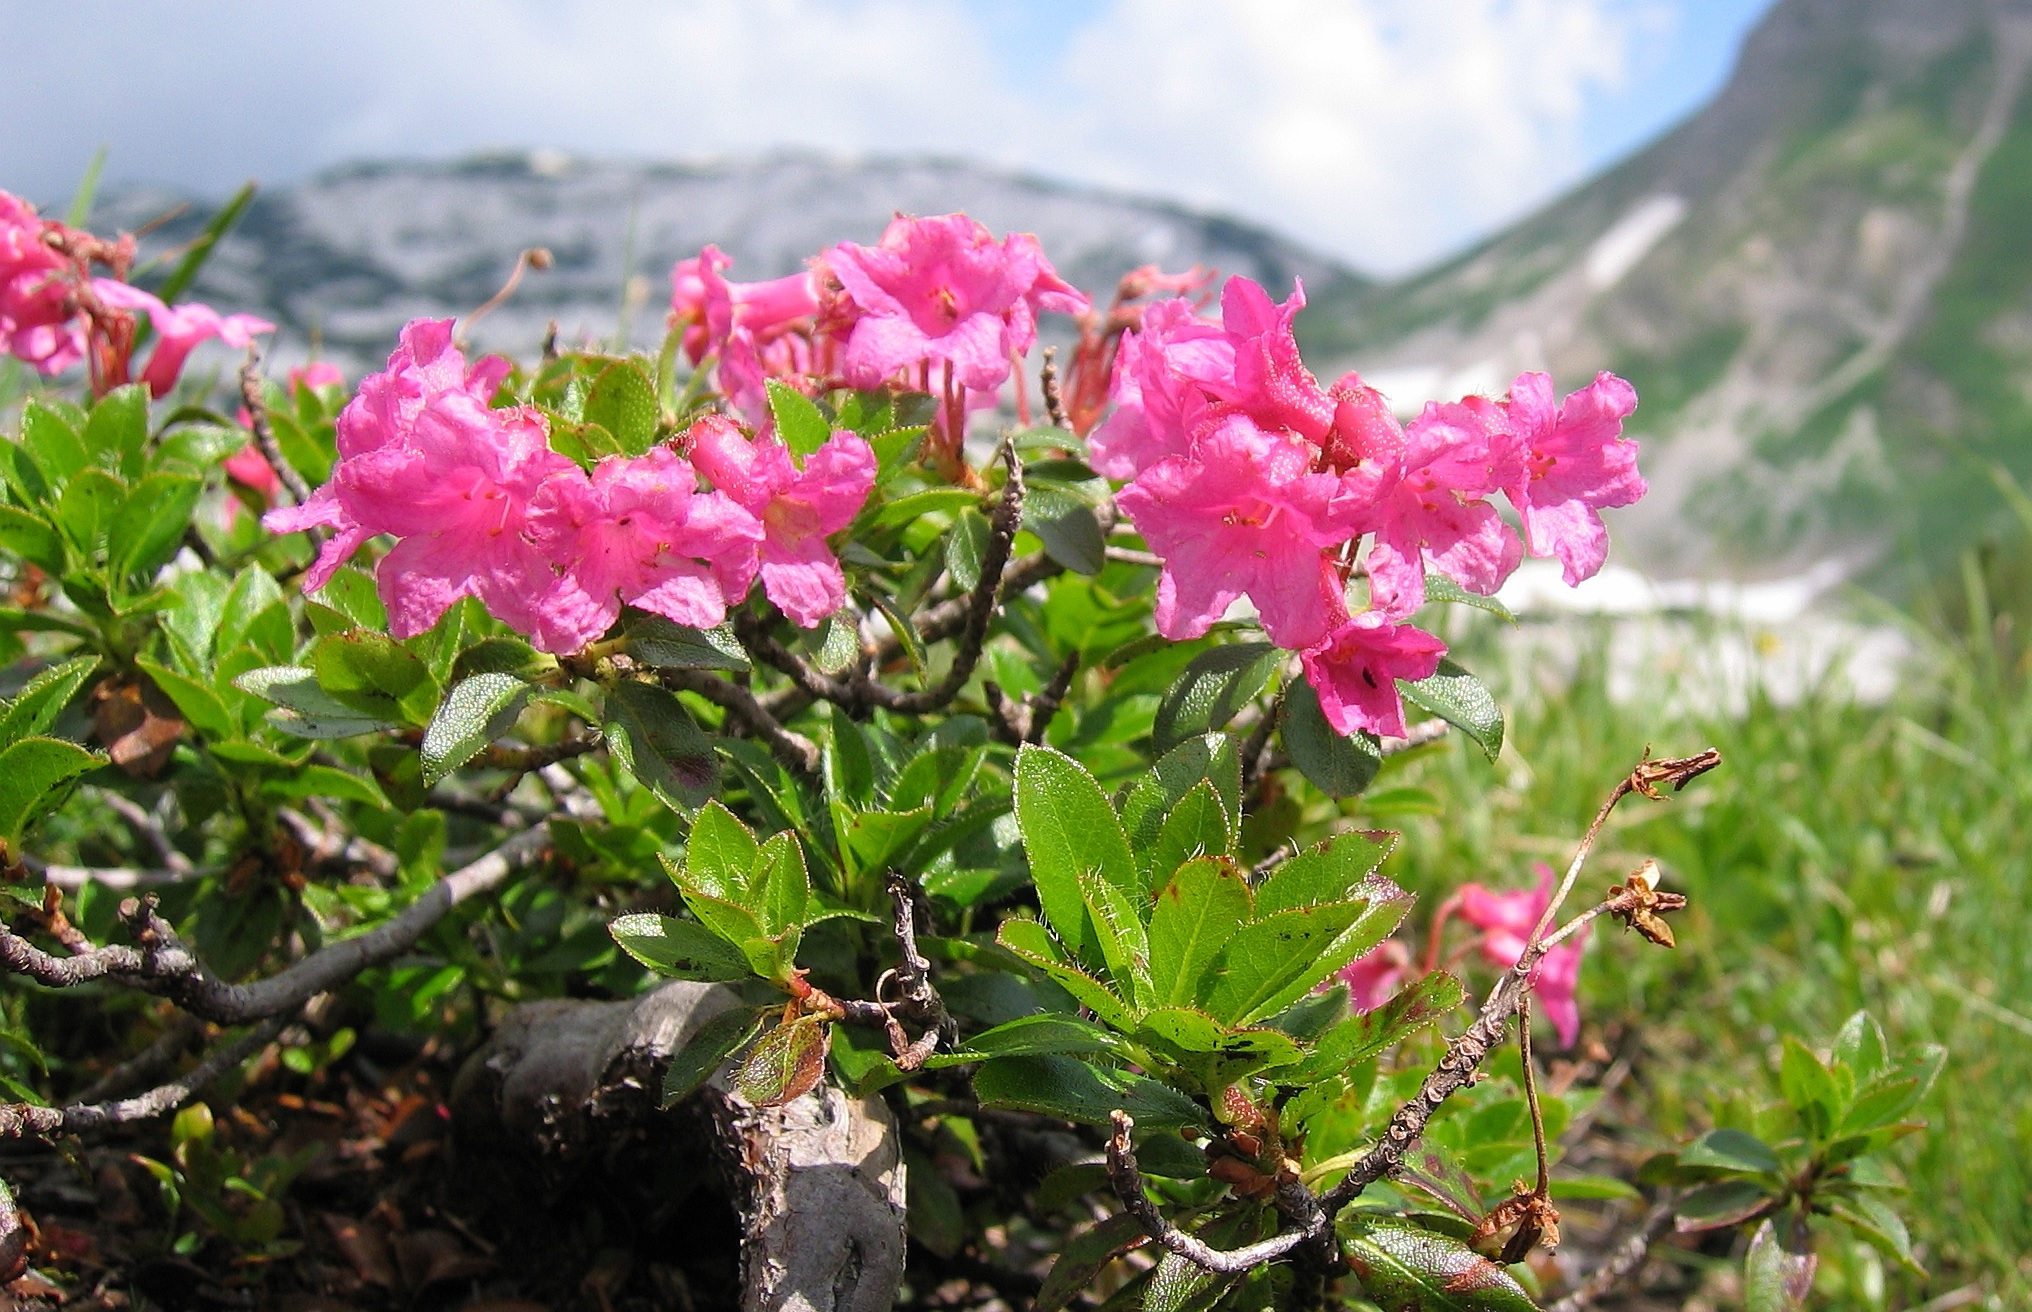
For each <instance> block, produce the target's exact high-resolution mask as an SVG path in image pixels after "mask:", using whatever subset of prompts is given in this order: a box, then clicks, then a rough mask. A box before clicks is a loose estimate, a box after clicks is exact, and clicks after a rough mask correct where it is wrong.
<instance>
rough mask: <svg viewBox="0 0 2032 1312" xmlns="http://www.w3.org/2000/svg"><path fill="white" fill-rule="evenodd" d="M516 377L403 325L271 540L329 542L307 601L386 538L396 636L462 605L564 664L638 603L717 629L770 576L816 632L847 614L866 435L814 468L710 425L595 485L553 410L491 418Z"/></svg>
mask: <svg viewBox="0 0 2032 1312" xmlns="http://www.w3.org/2000/svg"><path fill="white" fill-rule="evenodd" d="M508 369H509V367H508V364H507V362H506V361H503V360H501V359H499V358H496V357H489V358H487V359H484V360H481V361H480V362H478V363H477V364H474V365H472V366H470V367H468V365H467V363H466V359H465V357H464V355H462V354H461V353H460V351H459V350H458V348H457V347H456V346H455V345H454V344H453V341H452V323H451V321H450V320H436V321H431V320H418V321H416V322H414V323H411V324H410V325H409V326H408V327H407V328H405V329H404V330H403V333H402V340H401V344H400V345H399V346H398V347H397V348H396V350H395V353H394V354H393V355H391V356H390V357H389V360H388V368H387V369H386V370H385V371H383V372H381V373H378V374H370V375H369V376H368V377H367V378H365V379H363V380H362V381H361V383H360V388H359V392H358V394H357V395H356V396H355V397H354V398H353V399H352V400H351V401H350V402H348V403H347V405H346V408H345V409H344V410H343V411H342V412H341V413H340V415H339V418H338V424H337V442H338V454H339V462H338V465H337V466H336V468H335V469H334V470H333V473H332V478H331V481H330V482H329V483H327V484H326V485H325V486H324V487H322V488H320V489H318V491H317V492H316V493H315V494H314V495H313V496H312V497H311V499H310V500H309V501H308V502H306V503H304V504H303V505H300V506H292V507H287V508H285V509H281V510H274V511H271V512H269V514H268V515H267V516H266V517H265V518H264V521H263V522H264V523H265V524H267V526H268V527H269V528H270V529H272V530H274V531H276V532H295V531H299V530H305V529H314V528H315V529H322V530H325V531H327V532H329V533H330V535H331V536H330V537H329V539H328V540H327V541H326V543H325V545H324V547H323V550H322V551H321V552H320V554H319V557H318V560H317V562H316V564H315V565H314V566H313V567H312V568H311V570H310V571H309V573H308V574H307V576H306V577H305V579H304V587H305V589H306V590H307V591H315V590H316V589H318V588H321V587H323V586H324V584H325V583H326V582H327V581H328V580H329V579H330V578H331V576H332V574H333V572H334V571H335V570H337V569H338V567H339V566H340V564H342V563H343V562H344V561H346V560H347V559H348V558H350V557H351V556H352V555H353V553H354V552H355V551H357V550H359V548H360V547H361V546H362V545H363V544H364V543H365V542H366V541H367V540H368V539H369V538H371V537H374V536H376V535H380V534H387V535H390V536H392V537H394V538H396V539H397V541H396V543H395V546H394V547H393V548H392V549H390V551H389V552H388V554H387V555H386V556H385V557H383V558H382V560H381V563H380V566H379V567H378V570H377V574H376V578H377V581H378V584H379V589H380V592H381V597H382V600H383V601H384V602H385V603H386V605H387V607H388V615H389V629H390V631H391V632H392V633H394V634H395V635H396V636H397V637H410V636H413V635H415V634H418V633H421V632H423V631H424V630H426V629H428V628H429V627H430V626H431V625H433V624H435V623H436V622H437V620H438V618H439V617H440V616H441V615H443V614H444V612H445V610H446V608H447V607H449V606H450V605H451V604H452V603H453V602H455V601H457V600H458V599H459V598H460V597H465V596H471V597H475V598H477V599H478V600H479V601H480V602H481V604H482V605H484V606H486V608H487V609H488V610H489V611H490V612H491V613H492V614H493V615H494V616H495V617H496V618H498V619H500V620H501V621H503V622H504V623H506V624H508V625H510V626H512V627H514V628H515V629H517V630H519V631H521V632H523V633H526V634H528V635H530V637H531V638H532V639H533V640H534V641H535V643H536V645H537V646H539V647H541V648H543V649H544V650H546V651H552V652H571V651H577V650H579V649H581V648H583V647H584V646H586V645H587V644H588V643H590V642H592V641H594V640H595V639H597V638H599V637H600V636H601V635H602V634H604V633H605V632H606V631H607V630H608V629H609V628H611V627H612V626H613V624H614V622H615V620H616V619H617V618H619V615H620V610H621V607H622V605H624V604H626V605H631V606H638V607H640V608H642V609H644V610H648V611H653V612H655V613H657V614H659V615H663V616H665V617H667V618H669V619H672V620H675V621H676V622H678V623H680V624H690V625H695V626H698V627H702V628H710V627H712V626H714V625H717V624H719V623H721V622H722V621H723V620H725V618H726V614H727V610H728V608H729V607H730V606H732V605H734V604H736V603H738V602H739V601H740V600H741V599H742V598H743V597H744V596H745V595H746V594H747V592H748V589H749V587H750V585H751V584H752V583H753V582H754V580H755V579H756V577H757V575H758V574H759V575H760V577H761V580H762V586H763V590H764V591H765V593H766V594H767V595H768V596H769V598H770V600H771V601H773V602H775V603H776V604H777V606H779V607H780V608H781V609H782V610H783V612H784V613H785V614H787V615H789V616H790V617H791V618H792V619H793V620H795V621H797V622H798V623H799V624H802V625H805V626H806V627H811V626H814V625H816V624H818V623H819V621H820V620H822V619H823V618H824V617H825V616H826V615H828V614H830V613H831V612H833V611H835V610H837V609H838V608H839V607H840V606H841V605H843V604H844V602H845V600H846V581H845V577H844V575H843V574H842V573H841V571H840V566H839V562H838V560H837V559H836V558H835V557H834V556H833V554H832V551H831V549H830V548H829V547H828V546H827V545H826V541H825V538H826V535H827V534H829V533H834V532H837V531H838V530H839V529H841V528H843V527H845V525H846V524H847V522H848V521H849V520H851V519H852V518H853V516H854V514H855V512H856V511H858V510H859V509H860V506H861V504H862V503H863V502H864V501H865V500H866V498H867V495H868V492H869V490H870V489H871V488H872V487H873V485H874V477H875V457H874V453H873V451H872V450H871V449H870V448H869V447H868V444H867V443H866V442H865V441H863V440H862V439H861V438H860V437H858V436H857V435H855V434H853V433H847V432H841V433H836V434H834V435H833V437H832V438H831V439H829V440H828V441H827V442H826V443H825V444H824V445H823V446H821V447H820V448H819V450H818V451H816V452H814V453H813V454H812V455H811V456H810V457H809V458H808V459H807V460H806V461H805V462H804V464H803V466H802V467H801V468H800V467H799V466H798V464H797V463H796V462H795V461H794V460H793V459H792V458H791V456H790V453H789V451H788V450H786V449H785V448H784V447H783V445H782V444H781V443H780V442H777V441H775V440H773V439H770V438H766V437H765V438H762V439H759V440H751V439H750V438H749V437H748V436H747V435H746V434H744V433H743V432H742V431H741V430H740V429H739V428H738V427H736V426H735V425H734V423H733V422H732V421H730V420H728V419H726V418H724V417H721V416H708V417H706V418H703V419H701V420H699V421H698V422H697V423H696V424H694V425H693V426H692V427H691V429H690V430H689V431H687V432H686V433H684V434H683V435H681V436H680V437H679V439H678V441H677V443H676V446H675V448H673V447H672V446H657V447H653V448H651V449H650V450H649V451H647V452H646V453H644V454H642V455H640V456H633V457H618V456H617V457H609V458H607V459H604V460H602V461H600V462H599V463H598V464H596V465H595V466H594V467H593V468H592V470H591V471H590V472H588V471H586V470H583V469H581V468H580V467H579V466H578V465H576V464H574V463H573V462H572V461H571V460H569V459H567V458H566V457H564V456H562V455H560V454H558V453H557V452H555V451H553V450H552V449H551V447H550V444H549V427H548V424H547V421H546V420H545V418H544V416H543V415H542V413H541V412H539V411H537V410H535V409H533V408H530V407H526V406H506V407H495V406H493V405H492V404H491V402H492V400H493V398H494V395H495V393H496V392H497V391H498V390H499V389H500V387H501V384H502V382H503V381H504V379H505V378H506V376H507V374H508ZM687 456H688V457H689V458H687ZM700 475H704V476H705V477H706V479H708V480H710V483H711V484H712V486H711V487H702V486H701V485H700Z"/></svg>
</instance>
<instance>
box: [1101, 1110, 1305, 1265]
mask: <svg viewBox="0 0 2032 1312" xmlns="http://www.w3.org/2000/svg"><path fill="white" fill-rule="evenodd" d="M1114 1120H1115V1132H1114V1134H1112V1135H1110V1136H1109V1137H1108V1180H1109V1182H1110V1183H1111V1184H1113V1185H1114V1186H1115V1193H1116V1194H1117V1195H1118V1196H1120V1198H1121V1200H1122V1208H1123V1210H1124V1211H1126V1212H1128V1213H1129V1215H1131V1216H1133V1217H1135V1218H1136V1220H1137V1222H1138V1223H1139V1224H1141V1225H1142V1227H1143V1233H1145V1234H1147V1235H1149V1236H1150V1237H1151V1238H1152V1239H1154V1240H1156V1241H1157V1242H1158V1243H1159V1244H1160V1245H1162V1246H1163V1247H1164V1248H1165V1249H1166V1250H1167V1251H1168V1252H1173V1253H1176V1254H1178V1255H1179V1256H1180V1257H1182V1258H1184V1259H1185V1260H1186V1261H1188V1262H1191V1263H1193V1264H1194V1265H1196V1266H1200V1267H1204V1268H1205V1269H1206V1270H1208V1271H1218V1272H1221V1273H1222V1274H1224V1275H1234V1274H1238V1273H1240V1272H1243V1271H1247V1270H1250V1269H1251V1268H1253V1267H1257V1266H1261V1265H1262V1264H1263V1263H1265V1262H1269V1261H1273V1260H1275V1259H1277V1258H1280V1257H1282V1256H1284V1255H1285V1254H1286V1253H1289V1252H1290V1251H1292V1250H1293V1249H1295V1248H1297V1247H1298V1246H1299V1245H1300V1244H1303V1243H1306V1242H1307V1241H1308V1240H1310V1239H1311V1238H1313V1236H1312V1235H1309V1234H1307V1233H1306V1231H1304V1230H1286V1231H1283V1232H1282V1233H1280V1234H1276V1235H1272V1236H1271V1237H1270V1238H1268V1239H1265V1240H1262V1241H1261V1242H1259V1243H1254V1244H1248V1245H1245V1246H1244V1247H1241V1248H1234V1249H1220V1248H1214V1247H1211V1246H1209V1245H1208V1244H1207V1243H1205V1242H1204V1241H1203V1240H1199V1239H1195V1238H1193V1237H1192V1236H1191V1235H1189V1234H1186V1233H1185V1232H1184V1231H1183V1230H1180V1229H1179V1228H1178V1227H1176V1226H1174V1225H1172V1224H1171V1222H1169V1221H1167V1220H1165V1219H1164V1215H1163V1213H1161V1212H1159V1211H1158V1210H1157V1205H1156V1204H1155V1203H1152V1202H1151V1201H1150V1196H1149V1195H1148V1194H1146V1193H1144V1192H1143V1173H1142V1172H1141V1171H1139V1170H1138V1169H1137V1168H1136V1150H1135V1148H1134V1147H1132V1146H1131V1145H1130V1143H1129V1132H1130V1131H1131V1130H1133V1129H1135V1128H1136V1122H1135V1120H1134V1119H1133V1118H1132V1117H1131V1116H1130V1115H1129V1113H1127V1112H1124V1111H1117V1112H1115V1113H1114Z"/></svg>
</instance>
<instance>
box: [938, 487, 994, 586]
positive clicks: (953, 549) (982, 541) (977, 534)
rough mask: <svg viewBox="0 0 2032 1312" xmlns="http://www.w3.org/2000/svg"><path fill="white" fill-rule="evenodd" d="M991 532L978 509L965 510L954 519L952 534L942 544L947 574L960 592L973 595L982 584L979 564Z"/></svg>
mask: <svg viewBox="0 0 2032 1312" xmlns="http://www.w3.org/2000/svg"><path fill="white" fill-rule="evenodd" d="M992 532H993V530H992V529H991V528H990V526H989V524H988V517H987V516H986V515H983V514H982V513H981V512H980V510H979V508H978V507H975V506H966V507H963V508H962V509H961V510H960V513H959V514H958V515H956V516H954V518H953V526H952V532H951V533H949V534H948V535H947V536H946V540H945V568H946V573H948V574H950V575H952V579H953V582H954V583H956V584H958V585H959V587H960V590H961V591H962V592H972V591H973V590H974V587H975V585H977V584H978V583H980V581H981V561H982V560H983V559H984V558H985V557H986V556H987V554H988V538H989V536H990V535H991V534H992Z"/></svg>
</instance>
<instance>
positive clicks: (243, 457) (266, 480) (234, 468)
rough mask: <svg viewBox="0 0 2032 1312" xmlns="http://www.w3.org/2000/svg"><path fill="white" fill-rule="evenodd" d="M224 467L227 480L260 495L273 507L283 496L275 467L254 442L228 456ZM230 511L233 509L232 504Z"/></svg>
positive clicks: (223, 464) (280, 481)
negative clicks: (278, 498) (277, 499)
mask: <svg viewBox="0 0 2032 1312" xmlns="http://www.w3.org/2000/svg"><path fill="white" fill-rule="evenodd" d="M222 467H223V468H224V469H225V471H226V477H227V478H230V479H232V480H233V481H234V482H235V483H238V484H240V485H241V486H243V487H246V488H249V489H251V490H253V491H254V492H256V493H259V494H260V496H261V499H262V500H263V501H266V502H268V503H269V504H271V505H273V504H274V502H275V499H276V498H277V497H278V496H280V495H282V480H281V479H280V478H279V477H277V476H276V473H275V467H274V466H273V465H270V464H269V463H268V457H266V456H264V455H262V454H261V448H260V447H258V446H255V445H254V444H253V443H252V442H249V443H248V444H247V445H245V446H243V447H241V448H240V449H239V450H238V451H235V452H234V453H233V454H232V455H229V456H227V457H226V458H225V460H224V461H223V462H222ZM228 509H231V506H230V504H229V505H228Z"/></svg>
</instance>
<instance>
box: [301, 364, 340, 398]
mask: <svg viewBox="0 0 2032 1312" xmlns="http://www.w3.org/2000/svg"><path fill="white" fill-rule="evenodd" d="M345 385H346V375H345V374H344V373H343V372H342V371H341V370H340V369H339V367H338V366H337V365H335V364H332V363H331V362H330V361H327V360H312V361H311V362H310V363H309V364H298V365H291V366H290V368H289V390H290V391H292V392H294V391H295V390H296V389H297V388H299V387H308V388H310V389H311V390H312V391H316V390H317V389H318V388H320V387H344V386H345Z"/></svg>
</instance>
